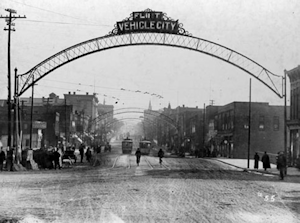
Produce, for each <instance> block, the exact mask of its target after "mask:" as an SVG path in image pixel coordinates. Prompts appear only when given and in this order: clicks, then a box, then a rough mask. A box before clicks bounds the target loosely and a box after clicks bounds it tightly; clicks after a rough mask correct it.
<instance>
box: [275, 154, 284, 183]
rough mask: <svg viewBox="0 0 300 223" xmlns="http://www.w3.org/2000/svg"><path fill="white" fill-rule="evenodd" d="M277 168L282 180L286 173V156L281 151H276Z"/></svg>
mask: <svg viewBox="0 0 300 223" xmlns="http://www.w3.org/2000/svg"><path fill="white" fill-rule="evenodd" d="M277 169H278V170H279V173H280V179H281V180H283V178H284V175H285V173H286V158H285V155H284V153H283V152H279V153H278V157H277Z"/></svg>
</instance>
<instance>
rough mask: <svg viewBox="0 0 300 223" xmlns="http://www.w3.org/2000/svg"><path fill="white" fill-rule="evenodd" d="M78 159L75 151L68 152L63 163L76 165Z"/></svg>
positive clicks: (64, 155)
mask: <svg viewBox="0 0 300 223" xmlns="http://www.w3.org/2000/svg"><path fill="white" fill-rule="evenodd" d="M76 161H77V157H76V155H75V151H74V150H66V151H65V153H64V154H63V156H62V162H72V163H76Z"/></svg>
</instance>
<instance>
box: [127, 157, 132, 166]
mask: <svg viewBox="0 0 300 223" xmlns="http://www.w3.org/2000/svg"><path fill="white" fill-rule="evenodd" d="M127 164H128V165H127V168H128V169H130V167H131V166H130V155H128V156H127Z"/></svg>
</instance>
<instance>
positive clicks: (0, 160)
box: [0, 147, 5, 171]
mask: <svg viewBox="0 0 300 223" xmlns="http://www.w3.org/2000/svg"><path fill="white" fill-rule="evenodd" d="M0 151H1V152H0V171H2V170H3V162H4V160H5V153H4V151H3V150H2V147H1V149H0Z"/></svg>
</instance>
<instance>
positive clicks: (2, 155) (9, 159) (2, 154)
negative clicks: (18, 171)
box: [0, 147, 15, 171]
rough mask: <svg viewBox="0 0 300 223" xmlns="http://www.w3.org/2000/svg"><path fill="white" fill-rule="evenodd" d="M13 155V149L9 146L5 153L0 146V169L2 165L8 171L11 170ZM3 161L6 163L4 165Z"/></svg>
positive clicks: (1, 169)
mask: <svg viewBox="0 0 300 223" xmlns="http://www.w3.org/2000/svg"><path fill="white" fill-rule="evenodd" d="M14 158H15V155H14V149H13V148H10V149H8V150H7V152H6V154H5V152H4V151H3V148H2V147H1V148H0V171H3V169H4V167H6V169H7V170H8V171H13V163H14V162H13V161H14ZM4 161H6V164H5V166H4V164H3V163H4Z"/></svg>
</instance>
